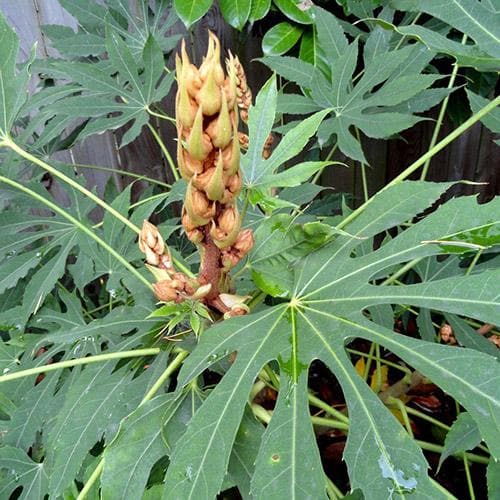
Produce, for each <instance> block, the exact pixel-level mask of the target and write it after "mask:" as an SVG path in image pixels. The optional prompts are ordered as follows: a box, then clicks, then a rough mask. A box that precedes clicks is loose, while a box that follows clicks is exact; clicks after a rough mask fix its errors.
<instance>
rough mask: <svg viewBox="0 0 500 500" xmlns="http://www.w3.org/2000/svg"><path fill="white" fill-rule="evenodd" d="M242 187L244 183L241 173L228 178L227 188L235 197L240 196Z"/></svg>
mask: <svg viewBox="0 0 500 500" xmlns="http://www.w3.org/2000/svg"><path fill="white" fill-rule="evenodd" d="M241 186H242V181H241V174H240V172H237V173H236V174H234V175H231V176H230V177H228V179H227V181H226V188H227V189H229V191H231V193H232V194H233V195H234V196H238V195H239V194H240V191H241Z"/></svg>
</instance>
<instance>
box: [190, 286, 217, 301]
mask: <svg viewBox="0 0 500 500" xmlns="http://www.w3.org/2000/svg"><path fill="white" fill-rule="evenodd" d="M211 288H212V284H211V283H207V284H206V285H202V286H200V287H198V288H197V289H196V291H195V292H194V293H193V294H192V296H191V298H192V299H195V300H200V299H202V298H203V297H206V296H207V295H208V294H209V293H210V290H211Z"/></svg>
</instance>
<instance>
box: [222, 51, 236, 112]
mask: <svg viewBox="0 0 500 500" xmlns="http://www.w3.org/2000/svg"><path fill="white" fill-rule="evenodd" d="M226 70H227V74H228V78H226V80H225V81H224V93H225V94H226V99H227V105H228V107H229V108H231V109H232V108H233V107H234V105H235V104H236V84H237V74H236V73H237V70H236V65H235V62H234V57H233V54H231V52H229V58H228V59H226Z"/></svg>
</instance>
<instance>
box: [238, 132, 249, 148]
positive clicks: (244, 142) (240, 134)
mask: <svg viewBox="0 0 500 500" xmlns="http://www.w3.org/2000/svg"><path fill="white" fill-rule="evenodd" d="M238 140H239V142H240V146H241V149H244V150H247V149H248V135H247V134H244V133H243V132H238Z"/></svg>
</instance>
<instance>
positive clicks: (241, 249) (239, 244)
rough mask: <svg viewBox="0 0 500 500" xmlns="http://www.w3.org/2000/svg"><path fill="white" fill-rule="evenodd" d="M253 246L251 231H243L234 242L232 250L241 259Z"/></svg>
mask: <svg viewBox="0 0 500 500" xmlns="http://www.w3.org/2000/svg"><path fill="white" fill-rule="evenodd" d="M253 245H254V239H253V231H252V230H251V229H243V231H241V232H240V234H238V237H237V238H236V241H235V242H234V248H235V250H237V251H238V254H239V255H240V256H241V257H244V256H245V255H246V254H247V253H248V252H249V251H250V250H251V249H252V247H253Z"/></svg>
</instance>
